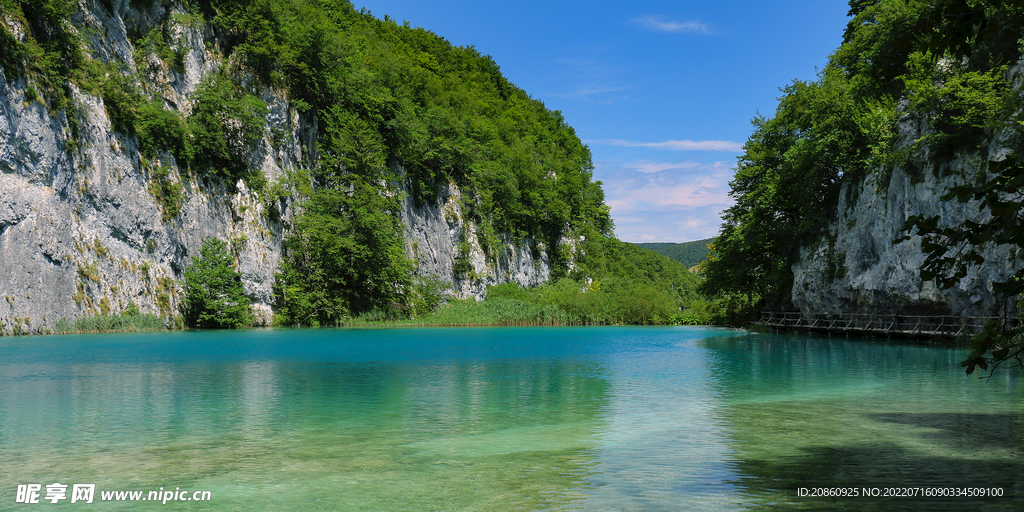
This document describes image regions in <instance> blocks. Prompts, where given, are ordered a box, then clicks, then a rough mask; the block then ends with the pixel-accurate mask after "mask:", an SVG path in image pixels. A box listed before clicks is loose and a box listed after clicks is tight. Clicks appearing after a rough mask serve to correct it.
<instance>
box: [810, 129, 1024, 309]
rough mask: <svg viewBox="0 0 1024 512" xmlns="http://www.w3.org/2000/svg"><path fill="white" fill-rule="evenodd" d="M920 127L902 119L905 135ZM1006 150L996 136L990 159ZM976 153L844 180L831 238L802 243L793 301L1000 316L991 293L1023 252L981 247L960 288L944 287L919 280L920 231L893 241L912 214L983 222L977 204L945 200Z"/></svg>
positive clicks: (944, 222) (945, 222)
mask: <svg viewBox="0 0 1024 512" xmlns="http://www.w3.org/2000/svg"><path fill="white" fill-rule="evenodd" d="M923 129H924V128H923V127H922V123H921V122H920V121H917V120H914V119H909V118H908V119H904V120H902V121H901V123H900V135H901V137H902V139H903V140H911V141H912V140H914V139H916V138H917V137H918V136H919V134H920V133H921V131H922V130H923ZM1006 151H1007V150H1006V149H1005V148H1002V147H1000V145H999V144H998V142H997V141H993V143H992V144H991V146H990V148H989V151H988V153H989V154H988V155H987V158H989V159H991V160H999V159H1001V158H1003V157H1005V153H1006ZM978 159H979V157H978V156H977V155H965V156H961V157H960V158H959V159H957V160H954V161H952V162H943V163H941V164H938V163H926V164H925V165H924V168H925V170H924V171H920V172H915V173H908V172H907V171H906V170H905V169H903V168H901V167H894V168H890V169H883V170H881V171H879V172H876V173H874V174H870V175H868V176H867V177H866V178H865V179H864V180H862V181H860V182H858V183H854V184H846V185H844V187H843V189H842V191H841V193H840V200H839V204H838V205H837V214H836V218H835V220H834V221H833V222H832V223H831V225H830V227H829V236H827V237H825V240H823V241H822V242H820V243H819V244H818V245H816V246H813V247H809V248H803V249H802V251H801V258H800V260H799V261H798V262H797V263H796V264H795V265H793V267H792V268H793V274H794V283H793V292H792V300H793V304H794V305H795V306H796V307H798V308H799V309H800V310H801V311H804V312H808V313H811V312H814V313H840V312H844V313H868V312H871V313H890V312H904V313H909V314H913V313H921V314H953V315H962V316H999V315H1001V314H1002V312H1003V309H1004V307H1005V306H1006V305H1005V304H1002V303H1000V302H999V301H998V300H997V297H996V295H995V294H993V288H992V283H993V282H1005V281H1006V280H1007V279H1009V277H1010V276H1011V275H1013V273H1014V272H1015V271H1016V270H1017V269H1018V268H1020V265H1021V259H1020V256H1024V255H1022V254H1016V253H1015V251H1014V250H1013V249H1011V248H1009V247H1006V246H1004V247H999V248H993V247H988V248H987V249H986V250H985V251H984V252H983V253H982V255H983V256H984V258H985V263H984V264H983V265H980V266H974V267H971V268H970V269H969V272H968V274H967V275H966V276H965V277H964V278H963V279H962V280H961V281H960V282H959V283H958V284H957V285H956V286H954V287H952V288H950V289H940V288H938V287H937V286H936V285H935V283H934V282H931V281H923V280H922V279H921V276H920V267H921V265H922V264H923V263H924V261H925V254H924V253H923V252H922V251H921V239H920V237H919V236H914V237H912V238H910V239H908V240H905V241H902V242H899V243H896V242H895V240H896V239H898V238H900V237H901V236H903V235H904V232H903V231H902V230H901V228H902V226H903V223H904V222H905V221H906V220H907V218H909V217H911V216H914V215H919V214H922V215H924V216H925V217H931V216H938V217H939V219H940V222H939V225H940V227H950V226H958V225H960V224H962V223H963V222H964V221H965V220H972V221H975V222H983V221H985V220H986V219H987V218H988V215H989V214H988V212H987V211H983V210H980V209H979V207H978V203H976V202H967V203H963V202H959V201H956V200H949V201H944V200H942V196H943V195H944V194H946V193H947V192H948V191H949V190H950V189H951V188H952V187H954V186H957V185H961V184H963V183H964V179H965V178H964V176H965V175H970V174H971V173H970V172H969V171H970V170H971V169H973V168H974V167H975V166H976V165H977V161H978Z"/></svg>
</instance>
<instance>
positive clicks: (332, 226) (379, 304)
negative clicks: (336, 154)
mask: <svg viewBox="0 0 1024 512" xmlns="http://www.w3.org/2000/svg"><path fill="white" fill-rule="evenodd" d="M350 179H351V180H352V181H350V183H349V186H348V187H346V188H349V189H350V190H351V191H350V192H345V191H342V190H335V189H321V190H318V191H316V192H314V194H313V196H312V197H310V198H309V200H308V201H307V202H306V203H305V205H304V211H303V212H302V214H300V215H298V216H297V217H296V219H295V221H294V226H293V229H292V233H291V234H290V235H289V236H288V238H287V239H286V240H285V242H284V249H285V254H286V258H285V260H284V262H282V264H281V271H280V273H279V274H278V276H277V281H276V283H275V296H276V300H277V305H278V314H279V316H280V317H281V320H280V323H283V324H286V325H295V324H297V325H337V324H341V323H344V322H345V321H346V320H347V319H348V318H350V317H351V316H355V315H358V314H361V313H364V312H368V311H372V310H377V309H380V310H383V309H402V308H404V307H405V304H406V302H407V293H408V288H409V286H410V284H411V283H410V278H409V273H410V271H411V270H412V266H411V263H410V262H409V260H408V259H407V258H406V257H405V249H404V242H403V238H402V231H401V226H400V223H399V220H398V211H397V209H398V206H399V205H398V201H397V199H396V198H393V197H385V196H382V195H381V194H380V193H379V192H378V191H377V189H376V187H374V185H373V183H368V182H367V181H366V180H361V179H358V178H355V177H350Z"/></svg>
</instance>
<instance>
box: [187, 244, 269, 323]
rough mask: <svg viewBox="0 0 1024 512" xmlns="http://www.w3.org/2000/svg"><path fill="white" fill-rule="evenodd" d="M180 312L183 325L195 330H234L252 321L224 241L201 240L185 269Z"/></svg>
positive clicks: (240, 279) (238, 276)
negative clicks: (200, 245) (197, 252)
mask: <svg viewBox="0 0 1024 512" xmlns="http://www.w3.org/2000/svg"><path fill="white" fill-rule="evenodd" d="M181 315H182V316H183V317H184V318H185V325H186V326H188V327H192V328H198V329H223V328H228V329H236V328H241V327H247V326H249V325H250V324H251V323H252V313H251V312H250V310H249V298H248V297H246V296H245V293H244V292H243V290H242V274H241V273H239V272H238V271H236V270H235V265H234V262H233V261H232V257H231V254H230V253H229V252H228V246H227V244H226V243H225V242H223V241H221V240H218V239H216V238H213V237H210V238H207V239H206V240H204V241H203V247H202V249H200V251H199V257H197V258H195V259H193V260H192V264H190V265H189V266H188V268H186V269H185V300H184V301H182V304H181Z"/></svg>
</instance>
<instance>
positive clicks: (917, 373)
mask: <svg viewBox="0 0 1024 512" xmlns="http://www.w3.org/2000/svg"><path fill="white" fill-rule="evenodd" d="M702 344H703V346H704V347H705V348H707V349H708V350H709V352H710V354H709V355H710V357H711V361H713V363H712V364H714V365H715V366H714V368H713V370H712V372H711V374H712V378H713V379H714V380H715V381H716V383H715V386H716V387H718V388H719V389H721V390H722V391H723V396H725V397H727V398H726V400H725V404H724V406H723V407H722V409H721V410H720V412H719V418H720V419H721V420H722V421H723V422H724V423H726V424H728V425H730V427H731V428H729V429H727V430H728V431H729V432H730V437H731V442H730V443H729V445H730V447H732V448H733V450H734V452H733V456H734V460H732V461H731V463H730V466H731V467H732V468H733V469H734V470H735V472H736V477H735V478H734V481H733V483H734V484H736V485H737V486H738V487H739V488H740V489H742V491H741V492H742V493H743V494H745V495H746V496H747V498H748V499H749V500H750V505H751V506H752V508H759V509H760V508H763V509H773V510H774V509H778V510H794V509H807V510H816V509H836V510H844V509H846V510H889V509H894V508H895V509H901V508H906V509H922V508H924V509H930V510H935V509H941V510H946V509H950V510H951V509H958V510H964V509H981V508H985V507H991V508H994V509H1000V508H1001V507H1002V506H1007V505H1008V506H1010V507H1018V508H1019V506H1020V501H1019V500H1020V499H1021V498H1022V497H1024V483H1021V482H1020V481H1019V478H1018V475H1020V474H1022V470H1024V442H1022V439H1024V427H1022V418H1021V411H1020V407H1019V406H1015V405H1014V403H1016V402H1015V397H1016V396H1018V394H1019V390H1020V387H1019V382H1017V381H1016V379H1015V378H1012V377H1011V378H1007V379H1004V380H1003V381H1000V382H995V381H993V382H992V383H991V386H989V385H985V384H981V385H979V383H977V382H976V381H974V380H973V379H969V378H967V377H965V376H964V375H963V371H962V369H961V368H960V367H959V360H960V359H961V358H962V357H961V354H959V353H958V352H957V351H955V350H948V349H945V348H938V347H926V346H914V345H906V344H896V343H887V342H883V341H871V340H856V339H855V340H850V341H847V340H845V339H838V340H837V339H832V340H829V339H821V338H810V337H797V336H772V335H763V336H747V337H737V338H718V339H709V340H706V341H704V342H702ZM909 486H913V487H1002V488H1003V491H1004V494H1005V496H1007V497H1004V498H990V499H986V500H981V501H979V500H978V499H976V498H924V497H918V498H863V497H859V498H832V497H828V498H810V497H798V496H797V489H798V488H801V487H803V488H813V487H833V488H834V487H852V488H857V489H858V490H862V488H864V487H868V488H871V487H878V488H886V487H890V488H891V487H909Z"/></svg>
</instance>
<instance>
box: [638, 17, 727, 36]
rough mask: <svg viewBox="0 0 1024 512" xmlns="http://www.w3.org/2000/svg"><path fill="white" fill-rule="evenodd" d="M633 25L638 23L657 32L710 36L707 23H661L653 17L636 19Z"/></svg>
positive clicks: (657, 18) (659, 19)
mask: <svg viewBox="0 0 1024 512" xmlns="http://www.w3.org/2000/svg"><path fill="white" fill-rule="evenodd" d="M633 23H639V24H641V25H643V26H645V27H647V28H649V29H652V30H657V31H659V32H687V33H691V34H710V33H711V28H710V27H709V26H708V24H707V23H701V22H699V21H662V20H661V18H659V17H655V16H644V17H642V18H636V19H634V20H633Z"/></svg>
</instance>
